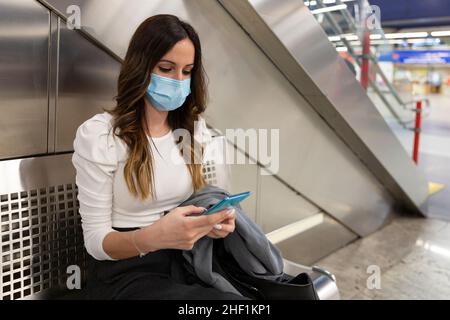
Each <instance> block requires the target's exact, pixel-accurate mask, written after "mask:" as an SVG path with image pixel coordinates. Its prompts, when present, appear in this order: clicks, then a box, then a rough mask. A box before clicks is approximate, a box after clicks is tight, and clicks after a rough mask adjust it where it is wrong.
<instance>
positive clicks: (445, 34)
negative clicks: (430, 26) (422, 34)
mask: <svg viewBox="0 0 450 320" xmlns="http://www.w3.org/2000/svg"><path fill="white" fill-rule="evenodd" d="M431 35H432V36H433V37H450V30H449V31H433V32H432V33H431Z"/></svg>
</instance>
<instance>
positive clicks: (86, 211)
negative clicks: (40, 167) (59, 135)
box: [72, 114, 118, 260]
mask: <svg viewBox="0 0 450 320" xmlns="http://www.w3.org/2000/svg"><path fill="white" fill-rule="evenodd" d="M73 147H74V153H73V156H72V163H73V165H74V167H75V169H76V184H77V186H78V201H79V204H80V209H79V212H80V215H81V223H82V228H83V237H84V245H85V247H86V250H87V252H88V253H89V254H90V255H91V256H93V257H94V258H95V259H97V260H115V259H113V258H111V257H110V256H109V255H108V254H107V253H106V252H105V251H104V249H103V245H102V243H103V239H104V238H105V236H106V235H107V234H108V233H110V232H114V231H115V230H114V229H112V217H111V215H112V200H113V188H112V185H113V174H114V172H115V171H116V169H117V163H118V160H117V152H116V145H115V141H114V138H113V135H112V133H111V130H110V124H109V122H108V120H107V119H106V118H105V116H104V115H102V114H98V115H96V116H94V117H92V118H90V119H89V120H87V121H85V122H84V123H83V124H82V125H81V126H80V127H79V128H78V130H77V133H76V137H75V140H74V143H73Z"/></svg>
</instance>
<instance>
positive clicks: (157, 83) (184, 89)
mask: <svg viewBox="0 0 450 320" xmlns="http://www.w3.org/2000/svg"><path fill="white" fill-rule="evenodd" d="M190 93H191V78H189V79H186V80H175V79H171V78H167V77H162V76H159V75H157V74H156V73H152V77H151V79H150V84H149V86H148V88H147V95H148V97H149V99H150V102H151V103H152V105H153V106H154V107H155V108H156V109H158V110H159V111H171V110H175V109H177V108H179V107H181V106H182V105H183V103H184V101H185V100H186V97H187V96H188V95H189V94H190Z"/></svg>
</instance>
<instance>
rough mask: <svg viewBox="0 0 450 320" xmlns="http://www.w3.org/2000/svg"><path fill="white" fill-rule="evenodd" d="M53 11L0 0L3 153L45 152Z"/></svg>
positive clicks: (22, 0)
mask: <svg viewBox="0 0 450 320" xmlns="http://www.w3.org/2000/svg"><path fill="white" fill-rule="evenodd" d="M49 30H50V24H49V11H48V10H47V9H45V8H43V7H42V6H41V5H39V4H38V3H36V2H35V1H31V0H16V1H9V0H0V114H1V116H0V159H5V158H13V157H20V156H28V155H33V154H41V153H46V152H47V120H48V100H47V90H48V87H47V77H48V51H49Z"/></svg>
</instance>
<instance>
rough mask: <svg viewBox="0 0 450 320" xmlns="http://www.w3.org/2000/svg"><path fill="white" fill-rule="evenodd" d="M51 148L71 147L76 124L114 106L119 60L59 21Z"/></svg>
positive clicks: (62, 149)
mask: <svg viewBox="0 0 450 320" xmlns="http://www.w3.org/2000/svg"><path fill="white" fill-rule="evenodd" d="M59 42H60V48H59V53H60V54H59V67H58V71H59V72H58V93H57V108H56V134H55V151H56V152H61V151H71V150H73V140H74V138H75V132H76V129H77V128H78V126H79V125H80V124H81V123H83V122H84V121H85V120H87V119H88V118H90V117H91V116H93V115H94V114H96V113H100V112H103V111H102V108H111V107H113V106H114V104H115V102H114V96H115V95H116V91H117V90H116V86H117V77H118V75H119V72H120V63H119V62H118V61H116V60H115V59H114V58H112V57H111V56H109V55H108V54H107V53H105V52H103V51H102V50H100V49H99V48H97V47H96V46H95V45H94V44H92V43H90V42H89V41H88V40H87V39H86V38H84V37H83V36H82V35H81V34H80V33H79V32H78V31H76V30H70V29H68V28H67V26H66V24H65V23H61V24H60V41H59Z"/></svg>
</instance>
